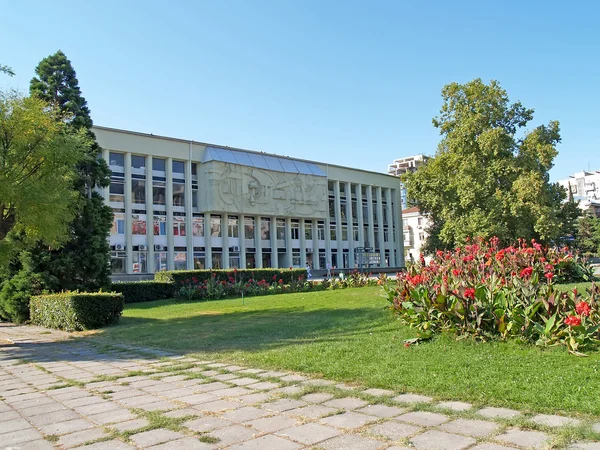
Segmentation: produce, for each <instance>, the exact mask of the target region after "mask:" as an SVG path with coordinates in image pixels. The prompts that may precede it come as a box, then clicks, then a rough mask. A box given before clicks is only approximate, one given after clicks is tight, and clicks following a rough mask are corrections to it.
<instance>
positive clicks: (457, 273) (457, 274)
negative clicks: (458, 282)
mask: <svg viewBox="0 0 600 450" xmlns="http://www.w3.org/2000/svg"><path fill="white" fill-rule="evenodd" d="M452 275H454V276H455V277H457V276H459V275H460V270H458V269H452Z"/></svg>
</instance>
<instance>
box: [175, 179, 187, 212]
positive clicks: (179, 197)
mask: <svg viewBox="0 0 600 450" xmlns="http://www.w3.org/2000/svg"><path fill="white" fill-rule="evenodd" d="M173 206H185V184H183V183H173Z"/></svg>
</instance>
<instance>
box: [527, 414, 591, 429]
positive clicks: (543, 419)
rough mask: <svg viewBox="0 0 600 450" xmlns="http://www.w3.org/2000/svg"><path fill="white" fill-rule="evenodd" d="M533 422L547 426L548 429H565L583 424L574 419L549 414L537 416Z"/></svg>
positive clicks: (533, 418)
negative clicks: (568, 426) (567, 426)
mask: <svg viewBox="0 0 600 450" xmlns="http://www.w3.org/2000/svg"><path fill="white" fill-rule="evenodd" d="M531 420H532V421H533V422H535V423H537V424H540V425H546V426H547V427H552V428H557V427H564V426H566V425H571V426H575V425H579V424H580V423H581V421H580V420H577V419H572V418H570V417H564V416H556V415H547V414H538V415H537V416H535V417H532V418H531Z"/></svg>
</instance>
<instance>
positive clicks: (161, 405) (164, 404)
mask: <svg viewBox="0 0 600 450" xmlns="http://www.w3.org/2000/svg"><path fill="white" fill-rule="evenodd" d="M178 407H179V406H178V405H177V404H175V403H173V402H169V401H166V400H159V401H157V402H154V403H144V404H143V405H139V406H138V408H140V409H143V410H144V411H168V410H170V409H176V408H178Z"/></svg>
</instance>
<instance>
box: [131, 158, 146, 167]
mask: <svg viewBox="0 0 600 450" xmlns="http://www.w3.org/2000/svg"><path fill="white" fill-rule="evenodd" d="M131 167H132V168H133V169H145V168H146V158H144V157H143V156H138V155H132V156H131Z"/></svg>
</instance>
